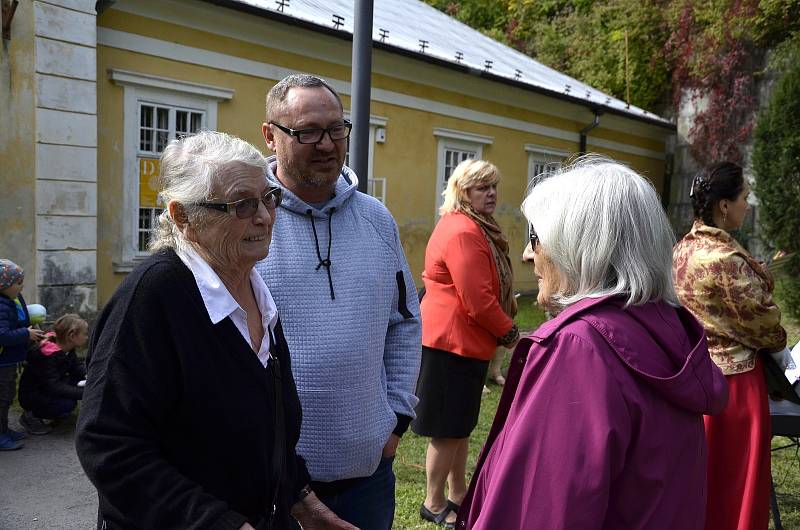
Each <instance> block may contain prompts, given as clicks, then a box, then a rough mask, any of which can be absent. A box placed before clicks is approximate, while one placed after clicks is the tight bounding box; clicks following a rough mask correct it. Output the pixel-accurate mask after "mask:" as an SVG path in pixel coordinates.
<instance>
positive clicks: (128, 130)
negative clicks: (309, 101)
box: [109, 69, 234, 272]
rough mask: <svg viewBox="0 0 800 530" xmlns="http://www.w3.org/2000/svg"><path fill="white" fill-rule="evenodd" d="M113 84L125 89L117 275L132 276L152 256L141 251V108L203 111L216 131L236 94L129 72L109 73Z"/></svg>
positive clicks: (115, 70) (114, 264) (211, 127)
mask: <svg viewBox="0 0 800 530" xmlns="http://www.w3.org/2000/svg"><path fill="white" fill-rule="evenodd" d="M109 78H110V80H111V81H112V82H113V83H114V84H116V85H118V86H121V87H122V88H123V92H124V95H123V116H124V117H123V145H124V147H123V168H122V177H123V183H122V216H121V217H122V229H121V234H120V237H119V239H118V241H119V243H118V247H117V249H116V250H115V253H114V259H113V267H114V272H130V271H131V270H133V267H134V266H135V265H136V263H137V262H138V261H140V260H142V259H144V258H145V257H147V256H148V255H149V252H146V251H140V250H139V244H138V237H139V163H138V158H139V105H140V104H141V103H145V104H147V103H150V104H155V105H164V106H169V107H180V108H182V109H191V110H197V111H201V112H203V113H204V115H205V123H204V126H203V129H207V130H216V128H217V104H218V103H219V102H220V101H229V100H230V99H232V98H233V95H234V91H233V90H232V89H229V88H221V87H216V86H211V85H202V84H199V83H191V82H187V81H181V80H179V79H171V78H167V77H159V76H154V75H149V74H142V73H137V72H131V71H127V70H117V69H111V70H109Z"/></svg>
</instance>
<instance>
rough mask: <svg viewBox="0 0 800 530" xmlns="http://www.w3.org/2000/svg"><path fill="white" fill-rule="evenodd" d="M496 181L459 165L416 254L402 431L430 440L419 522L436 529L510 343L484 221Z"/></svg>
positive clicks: (512, 333)
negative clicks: (414, 402)
mask: <svg viewBox="0 0 800 530" xmlns="http://www.w3.org/2000/svg"><path fill="white" fill-rule="evenodd" d="M499 181H500V173H499V171H498V170H497V168H496V167H495V166H494V165H493V164H491V163H489V162H485V161H483V160H465V161H464V162H462V163H460V164H459V165H458V166H457V167H456V168H455V170H453V174H452V175H451V176H450V178H449V180H448V182H447V189H446V190H445V191H444V193H443V196H444V204H442V207H441V208H440V209H439V213H440V215H441V219H440V220H439V223H438V224H437V225H436V228H435V229H434V231H433V234H431V238H430V240H429V241H428V246H427V248H426V250H425V271H424V272H423V273H422V280H423V282H424V283H425V296H424V298H423V299H422V305H421V312H422V366H421V368H420V376H419V381H418V382H417V396H418V397H419V399H420V402H419V405H418V406H417V409H416V412H417V418H416V420H414V422H413V423H412V426H411V427H412V430H413V431H414V432H415V433H417V434H419V435H421V436H429V437H430V438H431V440H430V443H429V444H428V453H427V457H426V460H425V469H426V473H427V481H426V482H427V484H426V490H427V492H426V496H425V502H423V503H422V506H420V517H422V519H424V520H426V521H431V522H434V523H437V524H439V525H441V526H444V527H445V528H453V527H454V522H455V512H457V511H458V504H459V503H460V502H461V500H462V499H463V497H464V495H465V494H466V492H467V484H466V479H465V473H466V470H465V468H466V463H467V452H468V447H469V435H470V433H472V430H473V429H474V428H475V425H476V424H477V422H478V413H479V411H480V405H481V390H482V389H483V383H484V380H485V379H486V371H487V368H488V366H489V361H490V360H491V359H492V357H493V356H494V352H495V348H496V347H497V346H498V345H502V346H506V347H511V346H512V345H514V344H515V343H516V342H517V340H518V339H519V331H518V330H517V326H516V325H515V324H514V321H513V320H512V318H513V316H514V314H515V313H516V310H517V307H516V301H515V299H514V294H513V292H512V287H511V284H512V271H511V260H510V258H509V257H508V239H507V238H506V237H505V235H503V233H502V231H501V230H500V227H499V226H498V224H497V222H496V221H495V220H494V217H493V216H492V214H493V213H494V211H495V208H496V207H497V183H498V182H499ZM445 483H447V487H448V495H447V496H446V495H445ZM448 497H449V498H448Z"/></svg>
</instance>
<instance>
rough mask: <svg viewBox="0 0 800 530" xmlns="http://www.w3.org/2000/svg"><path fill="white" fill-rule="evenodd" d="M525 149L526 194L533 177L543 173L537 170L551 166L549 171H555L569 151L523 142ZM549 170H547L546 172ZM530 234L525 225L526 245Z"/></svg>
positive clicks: (568, 154)
mask: <svg viewBox="0 0 800 530" xmlns="http://www.w3.org/2000/svg"><path fill="white" fill-rule="evenodd" d="M525 151H526V152H527V153H528V186H527V187H526V189H525V195H526V196H527V194H528V192H529V191H530V189H531V182H532V181H533V179H534V178H536V177H537V176H539V175H540V174H542V173H543V172H542V171H539V168H541V167H546V168H552V169H551V171H556V170H558V169H560V168H561V165H562V164H563V162H564V160H565V159H567V158H569V156H570V153H569V152H567V151H562V150H560V149H553V148H552V147H546V146H543V145H536V144H525ZM551 171H548V173H549V172H551ZM530 236H531V234H530V226H526V228H525V237H526V238H527V239H526V240H525V243H526V245H527V242H528V241H530Z"/></svg>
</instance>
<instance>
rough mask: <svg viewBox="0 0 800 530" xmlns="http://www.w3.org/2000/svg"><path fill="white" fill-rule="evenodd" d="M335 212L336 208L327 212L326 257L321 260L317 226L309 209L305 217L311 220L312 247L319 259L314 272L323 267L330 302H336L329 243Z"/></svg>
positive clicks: (330, 241) (331, 238) (331, 240)
mask: <svg viewBox="0 0 800 530" xmlns="http://www.w3.org/2000/svg"><path fill="white" fill-rule="evenodd" d="M335 211H336V208H331V209H330V210H328V257H326V258H325V259H322V254H321V253H320V251H319V237H317V226H316V225H315V224H314V214H313V213H312V212H311V209H310V208H309V209H308V210H306V215H308V216H309V217H310V218H311V230H313V231H314V245H315V246H316V247H317V258H318V259H319V263H317V267H316V269H314V270H319V268H320V267H325V270H326V271H327V272H328V285H329V286H330V288H331V300H336V295H335V294H334V292H333V278H332V277H331V243H332V242H333V237H332V232H331V219H332V218H333V212H335Z"/></svg>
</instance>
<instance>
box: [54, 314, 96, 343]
mask: <svg viewBox="0 0 800 530" xmlns="http://www.w3.org/2000/svg"><path fill="white" fill-rule="evenodd" d="M83 326H86V327H89V323H88V322H86V321H85V320H84V319H82V318H81V317H80V315H76V314H75V313H67V314H66V315H64V316H62V317H60V318H59V319H58V320H56V321H55V323H54V324H53V331H54V332H55V334H56V340H58V341H59V342H66V341H67V339H69V336H70V335H71V334H73V333H76V332H77V331H78V330H79V329H81V328H82V327H83Z"/></svg>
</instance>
